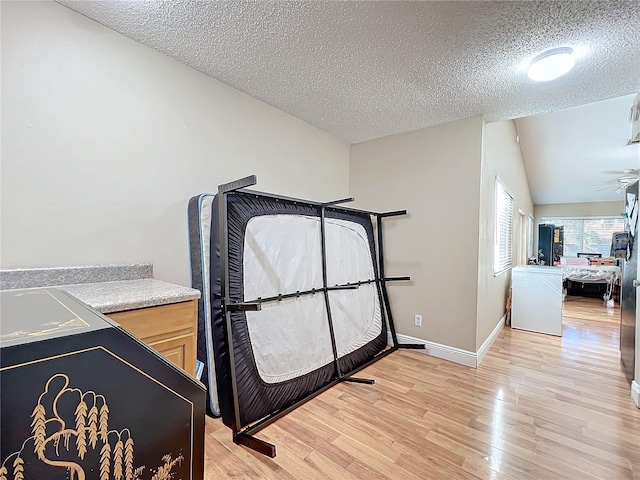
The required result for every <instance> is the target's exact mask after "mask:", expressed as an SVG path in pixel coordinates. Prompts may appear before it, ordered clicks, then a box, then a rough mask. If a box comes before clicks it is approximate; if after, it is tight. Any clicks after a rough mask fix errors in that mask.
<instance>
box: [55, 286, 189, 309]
mask: <svg viewBox="0 0 640 480" xmlns="http://www.w3.org/2000/svg"><path fill="white" fill-rule="evenodd" d="M57 288H59V289H60V290H64V291H65V292H68V293H70V294H71V295H73V296H74V297H76V298H77V299H78V300H80V301H82V302H84V303H86V304H87V305H90V306H91V307H93V308H95V309H96V310H98V311H99V312H101V313H113V312H122V311H125V310H134V309H137V308H145V307H155V306H158V305H167V304H170V303H178V302H186V301H189V300H195V299H198V298H200V291H198V290H194V289H193V288H188V287H183V286H182V285H174V284H173V283H167V282H162V281H160V280H156V279H153V278H142V279H138V280H121V281H116V282H98V283H83V284H79V285H61V286H59V287H57Z"/></svg>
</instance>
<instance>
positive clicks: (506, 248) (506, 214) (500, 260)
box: [493, 177, 513, 273]
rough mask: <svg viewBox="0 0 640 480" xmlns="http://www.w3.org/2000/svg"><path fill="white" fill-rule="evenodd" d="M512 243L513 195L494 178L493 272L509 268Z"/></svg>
mask: <svg viewBox="0 0 640 480" xmlns="http://www.w3.org/2000/svg"><path fill="white" fill-rule="evenodd" d="M512 243H513V195H511V193H510V192H509V190H507V187H505V185H504V184H503V183H502V182H501V181H500V179H498V178H497V177H496V231H495V239H494V246H493V272H494V273H500V272H503V271H505V270H507V269H509V268H511V265H512V264H511V245H512Z"/></svg>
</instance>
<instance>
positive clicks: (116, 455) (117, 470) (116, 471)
mask: <svg viewBox="0 0 640 480" xmlns="http://www.w3.org/2000/svg"><path fill="white" fill-rule="evenodd" d="M123 456H124V444H123V443H122V440H118V441H117V442H116V446H115V447H114V448H113V476H114V477H115V479H116V480H122V469H123V468H122V467H123V465H122V461H123Z"/></svg>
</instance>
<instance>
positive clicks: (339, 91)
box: [59, 0, 640, 142]
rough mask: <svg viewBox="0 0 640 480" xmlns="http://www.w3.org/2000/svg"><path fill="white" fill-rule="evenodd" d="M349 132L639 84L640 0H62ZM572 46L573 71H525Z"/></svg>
mask: <svg viewBox="0 0 640 480" xmlns="http://www.w3.org/2000/svg"><path fill="white" fill-rule="evenodd" d="M59 3H62V4H64V5H66V6H68V7H69V8H72V9H73V10H76V11H78V12H80V13H82V14H84V15H86V16H88V17H90V18H92V19H94V20H97V21H98V22H100V23H102V24H104V25H106V26H108V27H110V28H112V29H114V30H116V31H118V32H121V33H122V34H124V35H126V36H128V37H130V38H132V39H134V40H137V41H139V42H140V43H143V44H145V45H147V46H149V47H152V48H154V49H156V50H158V51H160V52H162V53H164V54H166V55H168V56H170V57H173V58H175V59H177V60H179V61H180V62H182V63H185V64H187V65H190V66H191V67H193V68H195V69H197V70H199V71H201V72H204V73H206V74H208V75H210V76H212V77H214V78H217V79H218V80H221V81H222V82H224V83H227V84H229V85H231V86H233V87H235V88H237V89H239V90H242V91H244V92H246V93H248V94H249V95H251V96H253V97H256V98H258V99H260V100H263V101H265V102H266V103H269V104H271V105H273V106H275V107H277V108H279V109H281V110H284V111H286V112H289V113H290V114H292V115H295V116H296V117H299V118H301V119H303V120H305V121H307V122H308V123H310V124H312V125H315V126H317V127H319V128H321V129H323V130H326V131H328V132H330V133H332V134H334V135H336V136H338V137H341V138H344V139H346V140H348V141H350V142H361V141H364V140H368V139H372V138H377V137H381V136H385V135H390V134H393V133H398V132H404V131H409V130H415V129H418V128H422V127H427V126H430V125H435V124H439V123H443V122H447V121H451V120H456V119H461V118H467V117H470V116H474V115H479V114H484V115H485V116H486V117H487V119H488V120H489V121H494V120H503V119H510V118H518V117H523V116H527V115H532V114H536V113H540V112H548V111H551V110H558V109H562V108H567V107H571V106H575V105H581V104H585V103H589V102H594V101H598V100H602V99H606V98H612V97H617V96H620V95H626V94H630V93H633V92H635V91H638V90H639V89H640V28H639V27H638V25H639V23H640V2H637V1H629V2H627V1H601V2H589V1H576V2H571V1H542V2H537V1H532V2H520V1H516V2H493V1H471V2H463V1H460V2H457V1H451V2H400V1H392V2H337V1H335V2H333V1H331V2H324V1H322V2H321V1H303V2H299V1H298V2H296V1H268V2H266V1H265V2H256V1H252V2H245V1H212V2H207V1H202V0H172V1H164V2H162V1H141V0H135V1H133V0H132V1H122V0H119V1H100V0H90V1H77V0H60V1H59ZM557 46H570V47H573V48H574V50H575V51H576V52H577V54H578V57H579V59H578V62H577V65H576V67H575V68H574V70H573V71H572V72H571V73H570V74H569V75H567V76H566V77H564V78H561V79H559V80H556V81H553V82H549V83H534V82H532V81H531V80H529V79H528V77H527V75H526V66H527V64H528V61H529V60H530V59H531V58H532V57H534V56H535V55H537V54H538V53H540V52H541V51H543V50H545V49H548V48H551V47H557Z"/></svg>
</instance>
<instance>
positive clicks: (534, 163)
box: [516, 95, 640, 205]
mask: <svg viewBox="0 0 640 480" xmlns="http://www.w3.org/2000/svg"><path fill="white" fill-rule="evenodd" d="M634 97H635V95H626V96H623V97H620V98H614V99H610V100H604V101H601V102H596V103H592V104H589V105H582V106H579V107H573V108H569V109H566V110H561V111H557V112H553V113H545V114H540V115H534V116H531V117H527V118H522V119H519V120H516V127H517V129H518V135H519V136H520V149H521V150H522V156H523V157H524V163H525V166H526V169H527V177H528V179H529V187H530V189H531V196H532V197H533V203H534V204H536V205H540V204H547V203H575V202H606V201H614V200H620V201H622V200H623V198H624V196H623V194H622V193H616V192H615V186H616V179H617V178H618V177H620V176H621V175H622V174H623V170H625V169H637V168H639V167H640V145H626V143H627V141H628V140H629V138H630V137H631V123H630V122H629V109H630V108H631V105H632V104H633V99H634ZM599 190H600V191H599Z"/></svg>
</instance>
